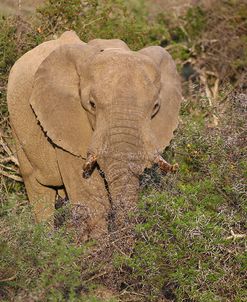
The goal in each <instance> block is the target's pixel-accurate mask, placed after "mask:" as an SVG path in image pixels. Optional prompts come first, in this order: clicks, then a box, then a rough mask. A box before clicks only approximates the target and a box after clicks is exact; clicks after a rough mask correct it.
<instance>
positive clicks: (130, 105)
mask: <svg viewBox="0 0 247 302" xmlns="http://www.w3.org/2000/svg"><path fill="white" fill-rule="evenodd" d="M7 100H8V108H9V114H10V122H11V126H12V130H13V135H14V138H15V141H16V151H17V156H18V159H19V163H20V171H21V174H22V176H23V179H24V182H25V187H26V190H27V194H28V198H29V200H30V203H31V204H32V206H33V210H34V213H35V217H36V219H37V221H43V220H47V219H48V218H49V217H52V215H53V214H54V203H55V199H56V196H57V195H61V196H64V195H65V194H66V196H67V197H68V199H69V200H70V202H71V204H72V205H74V206H75V207H77V206H78V207H80V208H81V209H82V212H83V221H84V222H85V225H86V228H87V231H88V233H90V236H92V237H97V236H100V234H102V232H107V231H108V230H109V228H110V226H109V224H110V223H111V219H112V217H113V216H114V215H115V214H114V215H113V216H112V213H115V212H117V211H118V210H119V209H125V210H126V209H128V210H130V209H131V206H132V205H134V204H136V202H137V196H138V194H137V193H138V187H139V176H140V174H141V173H142V172H143V170H144V169H145V167H150V166H151V165H152V164H153V163H154V162H156V163H158V164H159V165H160V167H161V168H162V169H163V170H169V169H170V170H171V169H173V167H172V166H170V165H169V164H168V163H166V162H165V161H164V160H163V159H162V157H161V156H160V155H159V153H160V152H161V151H163V150H164V148H165V147H166V146H167V145H168V144H169V142H170V140H171V138H172V136H173V131H174V130H175V128H176V127H177V123H178V112H179V107H180V102H181V86H180V79H179V76H178V74H177V72H176V67H175V64H174V62H173V60H172V58H171V56H170V55H169V54H168V53H167V52H166V51H165V50H164V49H163V48H161V47H158V46H151V47H147V48H144V49H142V50H140V51H137V52H135V51H131V50H130V49H129V47H128V46H127V45H126V44H125V43H124V42H123V41H121V40H102V39H95V40H92V41H90V42H89V43H87V44H86V43H84V42H82V41H81V40H80V39H79V38H78V36H77V35H76V34H75V33H74V32H72V31H68V32H65V33H64V34H62V35H61V37H60V38H59V39H56V40H52V41H48V42H45V43H43V44H41V45H39V46H37V47H36V48H34V49H33V50H31V51H29V52H27V53H26V54H24V55H23V56H22V57H21V58H20V59H19V60H18V61H17V62H16V63H15V65H14V66H13V68H12V70H11V72H10V76H9V82H8V95H7ZM83 169H84V172H83ZM82 172H83V175H82ZM64 192H65V193H64ZM114 211H115V212H114ZM110 213H111V214H110ZM110 217H111V218H110Z"/></svg>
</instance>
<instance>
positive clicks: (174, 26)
mask: <svg viewBox="0 0 247 302" xmlns="http://www.w3.org/2000/svg"><path fill="white" fill-rule="evenodd" d="M243 2H244V1H242V0H239V1H224V3H221V4H220V6H219V4H218V3H217V1H216V2H215V3H214V4H213V5H212V7H211V8H208V9H206V8H203V7H197V6H195V7H192V8H190V9H189V10H188V11H187V13H185V15H183V16H181V17H179V18H174V17H173V16H172V15H170V16H167V15H159V16H158V17H157V18H153V19H152V18H150V17H149V16H148V11H147V7H145V5H143V4H144V1H141V0H140V1H139V0H136V1H133V0H129V1H123V0H110V1H107V0H101V1H100V0H92V1H79V0H66V1H65V0H61V1H55V0H49V1H47V2H46V4H45V6H43V7H41V8H40V9H39V10H38V12H37V14H36V16H35V18H34V20H33V21H26V20H23V19H22V18H21V17H9V18H4V17H1V19H0V26H1V31H0V86H1V94H0V119H1V128H2V130H3V131H2V132H3V133H4V139H6V140H8V141H11V132H10V128H9V124H8V119H7V117H8V112H7V106H6V84H7V77H8V73H9V70H10V68H11V66H12V65H13V64H14V62H15V61H16V60H17V59H18V58H19V57H20V56H21V55H22V54H23V53H25V52H26V51H28V50H30V49H32V48H33V47H35V46H36V45H38V44H40V43H41V42H43V41H45V40H48V39H53V38H56V37H58V36H59V35H60V34H61V33H62V32H63V31H65V30H69V29H73V30H75V31H76V32H77V34H78V35H79V36H80V38H81V39H82V40H83V41H85V42H87V41H89V40H91V39H94V38H99V37H100V38H106V39H107V38H119V39H122V40H124V41H125V42H126V43H127V44H128V45H129V46H130V47H131V48H132V49H140V48H142V47H144V46H146V45H152V44H156V45H159V44H161V45H163V46H165V45H166V46H167V49H168V50H169V51H170V52H171V54H172V55H173V56H174V57H175V58H176V59H177V62H178V63H179V64H180V66H182V65H183V64H184V62H186V61H187V60H188V59H189V60H190V61H191V62H192V64H193V66H196V68H198V69H200V68H201V69H203V70H204V69H206V70H209V71H212V70H214V67H215V68H216V71H217V72H218V76H219V78H220V80H221V82H220V83H222V82H223V77H222V75H223V73H222V69H221V68H222V66H223V67H224V68H225V69H224V72H225V73H224V75H225V78H224V79H225V80H232V83H235V80H236V78H238V74H239V72H243V74H244V72H246V68H245V65H246V64H244V62H245V58H244V56H243V54H245V52H246V39H245V37H244V32H245V29H246V18H245V12H246V9H245V7H244V5H243ZM236 37H239V38H238V39H237V40H236ZM209 40H210V41H211V40H212V41H213V40H216V42H217V43H218V44H217V43H216V42H212V41H211V42H212V43H211V42H210V43H209V42H208V41H209ZM208 43H209V44H208ZM214 43H216V44H214ZM222 45H223V46H222ZM222 47H224V52H221V51H220V52H219V49H220V50H222ZM222 58H223V59H222ZM226 58H228V60H226ZM214 71H215V70H214ZM197 79H198V78H197ZM209 84H210V83H209ZM209 86H210V85H209ZM229 87H230V88H229ZM229 87H228V88H227V89H226V90H227V91H224V89H223V88H224V87H220V89H219V99H221V100H225V101H224V102H221V103H219V102H218V103H217V102H215V103H214V104H213V105H212V106H210V105H209V100H208V98H207V97H205V93H204V92H203V91H202V90H201V89H199V88H198V87H197V85H195V87H194V90H195V92H194V94H191V95H189V97H188V99H187V100H185V101H184V102H183V104H182V109H181V123H180V127H179V129H178V131H177V133H176V136H175V139H174V141H173V142H172V144H171V146H170V147H169V148H168V149H167V150H166V152H165V154H164V156H165V157H166V158H167V159H168V160H169V161H171V162H178V163H179V165H180V170H179V172H178V173H177V174H176V175H171V174H168V175H166V176H161V175H160V174H158V173H156V172H155V173H153V174H152V175H153V176H151V177H149V178H148V179H149V182H148V183H147V182H146V183H145V186H144V188H143V190H142V194H141V196H140V202H139V212H138V216H137V220H138V221H139V223H138V224H137V225H136V230H135V231H136V242H135V246H134V251H133V254H131V255H123V254H118V253H117V251H114V257H113V258H111V257H109V254H111V253H109V247H108V249H106V250H103V251H102V250H101V251H98V250H97V249H98V248H99V247H98V246H97V243H88V244H87V245H85V246H80V245H79V244H78V242H77V241H76V236H75V234H74V232H73V231H68V230H66V229H65V228H63V227H61V228H60V229H57V230H53V229H52V228H51V227H50V226H49V224H40V225H35V224H34V223H33V220H32V216H31V211H30V208H29V206H28V203H27V201H26V199H27V198H26V195H25V190H24V187H23V185H22V184H21V183H19V182H16V181H13V180H10V179H7V178H5V177H0V218H1V221H0V229H1V239H0V300H3V301H102V299H103V301H110V300H109V299H108V298H102V299H101V298H97V296H100V295H99V294H97V288H98V287H100V286H101V285H102V284H103V286H105V287H108V288H109V289H110V290H112V289H113V290H114V291H115V293H116V295H117V296H119V297H118V299H117V300H118V301H119V300H121V301H145V302H146V301H158V299H166V300H168V301H178V302H180V301H181V302H182V301H189V302H203V301H223V302H228V301H229V302H230V301H231V302H232V301H234V302H235V301H236V302H240V301H241V302H242V301H245V299H246V295H247V293H246V289H245V287H244V285H245V284H244V281H245V279H246V277H247V276H246V271H247V268H246V260H247V259H246V252H245V244H246V236H245V231H246V228H247V225H246V219H245V215H246V211H247V205H246V187H245V182H244V180H245V179H246V175H247V163H246V160H245V158H244V154H245V152H246V146H245V145H244V129H245V115H244V112H245V110H246V107H245V105H244V100H245V98H246V94H245V92H244V91H242V92H241V91H239V92H232V93H230V94H229V91H231V90H233V89H232V85H231V83H230V84H229ZM194 95H195V96H194ZM215 117H216V118H217V123H216V124H215V123H214V122H213V121H214V118H215ZM2 132H1V133H2ZM0 156H1V158H3V157H6V156H7V155H6V151H5V150H4V148H2V146H1V149H0ZM0 168H1V169H5V168H6V169H7V171H10V172H9V173H13V174H14V171H15V169H16V168H14V166H13V165H12V164H11V163H9V162H8V163H6V164H4V165H2V164H1V166H0ZM11 169H12V170H11ZM152 177H153V178H152ZM93 255H94V256H93ZM95 255H96V256H95ZM107 261H108V262H109V263H107ZM108 271H109V273H108ZM102 291H104V290H102ZM112 301H113V300H112Z"/></svg>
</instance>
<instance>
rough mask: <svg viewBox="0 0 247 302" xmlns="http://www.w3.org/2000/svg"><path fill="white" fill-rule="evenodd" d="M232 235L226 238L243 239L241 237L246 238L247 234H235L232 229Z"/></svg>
mask: <svg viewBox="0 0 247 302" xmlns="http://www.w3.org/2000/svg"><path fill="white" fill-rule="evenodd" d="M231 234H232V235H231V236H228V237H226V238H225V239H226V240H230V239H241V238H245V237H246V236H247V234H235V233H234V232H233V230H231Z"/></svg>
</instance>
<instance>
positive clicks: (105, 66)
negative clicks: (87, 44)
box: [91, 50, 160, 84]
mask: <svg viewBox="0 0 247 302" xmlns="http://www.w3.org/2000/svg"><path fill="white" fill-rule="evenodd" d="M91 74H92V76H93V79H95V80H96V81H97V80H101V81H102V80H103V81H104V79H105V80H108V78H109V79H111V80H114V79H115V80H118V79H119V78H122V79H123V78H126V79H131V80H135V82H137V81H139V82H140V83H143V84H150V83H154V84H157V82H159V81H160V72H159V70H158V69H157V67H156V65H155V64H154V63H153V62H152V61H151V60H150V59H149V58H147V57H146V56H142V55H140V54H136V53H134V52H130V51H122V50H120V51H118V50H115V51H114V50H113V51H104V52H102V53H101V54H99V55H98V56H97V57H96V58H95V60H94V61H93V62H92V64H91Z"/></svg>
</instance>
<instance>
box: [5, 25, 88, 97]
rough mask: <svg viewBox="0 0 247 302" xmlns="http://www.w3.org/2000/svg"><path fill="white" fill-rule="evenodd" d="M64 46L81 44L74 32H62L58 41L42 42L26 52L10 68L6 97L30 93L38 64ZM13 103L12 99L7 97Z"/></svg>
mask: <svg viewBox="0 0 247 302" xmlns="http://www.w3.org/2000/svg"><path fill="white" fill-rule="evenodd" d="M64 44H82V45H84V44H85V43H84V42H82V41H81V40H80V39H79V37H78V36H77V35H76V33H75V32H74V31H66V32H64V33H63V34H62V35H61V36H60V37H59V38H58V39H55V40H50V41H47V42H43V43H42V44H40V45H38V46H36V47H35V48H33V49H31V50H29V51H28V52H26V53H25V54H24V55H23V56H22V57H20V58H19V59H18V60H17V61H16V62H15V64H14V65H13V67H12V68H11V71H10V74H9V81H8V95H9V96H10V95H12V94H13V93H14V94H18V95H21V94H22V90H25V94H27V93H28V91H29V92H30V91H31V88H32V83H33V79H34V75H35V73H36V71H37V70H38V68H39V66H40V64H41V63H42V62H43V61H44V60H45V59H46V58H47V57H48V56H49V54H50V53H51V52H53V51H54V50H55V49H56V48H58V47H59V46H61V45H64ZM8 99H11V100H12V101H14V97H8Z"/></svg>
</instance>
